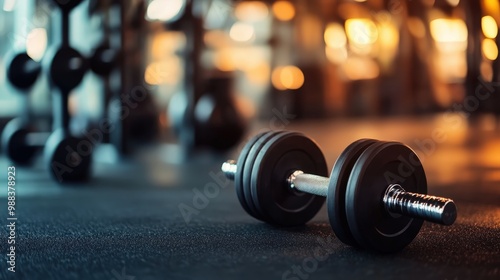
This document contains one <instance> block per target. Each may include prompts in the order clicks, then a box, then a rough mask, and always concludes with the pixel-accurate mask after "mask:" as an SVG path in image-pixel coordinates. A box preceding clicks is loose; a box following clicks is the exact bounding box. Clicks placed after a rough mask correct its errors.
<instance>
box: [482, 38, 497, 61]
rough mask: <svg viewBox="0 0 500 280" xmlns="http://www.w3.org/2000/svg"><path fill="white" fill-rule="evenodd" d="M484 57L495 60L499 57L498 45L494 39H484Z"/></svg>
mask: <svg viewBox="0 0 500 280" xmlns="http://www.w3.org/2000/svg"><path fill="white" fill-rule="evenodd" d="M482 50H483V54H484V57H486V58H487V59H489V60H495V59H497V57H498V47H497V44H496V43H495V41H493V40H492V39H484V40H483V43H482Z"/></svg>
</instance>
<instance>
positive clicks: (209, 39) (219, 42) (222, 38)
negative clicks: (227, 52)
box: [203, 30, 231, 49]
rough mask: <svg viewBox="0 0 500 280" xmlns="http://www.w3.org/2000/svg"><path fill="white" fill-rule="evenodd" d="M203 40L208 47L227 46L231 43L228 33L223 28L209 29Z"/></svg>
mask: <svg viewBox="0 0 500 280" xmlns="http://www.w3.org/2000/svg"><path fill="white" fill-rule="evenodd" d="M203 41H204V42H205V45H207V47H210V48H215V49H218V48H223V47H226V46H228V45H229V44H230V43H231V41H230V40H229V36H228V35H227V33H226V32H224V31H222V30H208V31H207V32H205V35H204V36H203Z"/></svg>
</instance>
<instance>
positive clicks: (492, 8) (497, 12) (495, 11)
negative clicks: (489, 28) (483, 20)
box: [482, 0, 500, 20]
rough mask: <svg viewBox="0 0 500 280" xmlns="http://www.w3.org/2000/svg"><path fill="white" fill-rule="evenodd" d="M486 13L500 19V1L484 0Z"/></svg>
mask: <svg viewBox="0 0 500 280" xmlns="http://www.w3.org/2000/svg"><path fill="white" fill-rule="evenodd" d="M482 6H483V8H484V13H485V14H487V15H492V16H493V17H494V18H495V19H496V20H500V3H499V1H498V0H483V5H482Z"/></svg>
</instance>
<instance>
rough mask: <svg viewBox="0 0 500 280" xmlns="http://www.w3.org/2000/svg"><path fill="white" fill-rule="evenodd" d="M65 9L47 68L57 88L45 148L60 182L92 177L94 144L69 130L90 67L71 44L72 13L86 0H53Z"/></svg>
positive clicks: (61, 8)
mask: <svg viewBox="0 0 500 280" xmlns="http://www.w3.org/2000/svg"><path fill="white" fill-rule="evenodd" d="M53 2H54V3H55V4H56V5H57V6H58V7H59V9H60V11H61V18H62V24H61V40H62V42H61V45H60V46H55V48H52V49H50V50H49V52H48V53H49V54H48V55H47V56H46V57H45V61H44V62H45V68H46V69H47V73H48V76H49V80H50V83H51V85H52V86H53V87H55V89H56V90H54V91H53V109H52V110H53V112H54V132H53V133H52V134H51V135H50V137H49V139H48V140H47V143H46V145H45V149H44V158H45V162H46V165H47V166H48V168H49V171H50V174H51V175H52V176H53V177H54V178H55V179H57V181H59V182H60V183H66V182H75V181H76V182H80V181H84V180H86V179H88V177H89V174H90V165H91V152H92V146H91V144H90V143H89V141H87V140H85V139H83V138H79V137H74V136H72V135H71V133H70V132H69V121H70V115H69V110H68V98H69V95H70V93H71V91H72V90H73V89H74V88H76V87H77V86H78V85H79V84H80V83H81V81H82V80H83V77H84V75H85V73H86V71H87V69H88V62H87V60H86V58H85V57H83V56H82V55H81V54H80V53H79V52H78V51H77V50H75V49H73V48H72V47H71V46H70V43H69V14H70V12H71V11H72V9H73V8H75V7H76V6H78V5H79V4H80V3H81V2H82V0H67V1H57V0H54V1H53Z"/></svg>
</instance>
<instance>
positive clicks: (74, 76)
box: [48, 47, 88, 94]
mask: <svg viewBox="0 0 500 280" xmlns="http://www.w3.org/2000/svg"><path fill="white" fill-rule="evenodd" d="M48 57H50V58H52V60H51V61H50V71H49V73H50V78H51V80H52V82H53V83H54V85H55V86H57V88H59V89H60V90H61V91H62V93H63V94H69V92H70V91H71V90H72V89H74V88H75V87H76V86H78V85H79V84H80V83H81V81H82V80H83V77H84V76H85V72H86V71H87V68H88V62H87V60H86V59H85V57H83V56H82V55H81V54H80V53H79V52H78V51H77V50H75V49H73V48H70V47H61V48H60V49H57V50H56V51H55V53H54V55H53V56H50V55H48Z"/></svg>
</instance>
